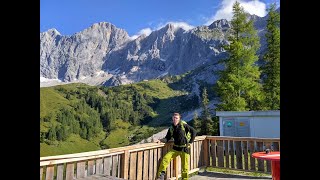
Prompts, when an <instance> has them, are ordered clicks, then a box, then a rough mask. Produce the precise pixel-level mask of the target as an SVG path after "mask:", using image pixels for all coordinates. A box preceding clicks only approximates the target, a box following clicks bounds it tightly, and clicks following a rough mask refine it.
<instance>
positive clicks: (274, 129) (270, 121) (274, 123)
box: [250, 116, 280, 138]
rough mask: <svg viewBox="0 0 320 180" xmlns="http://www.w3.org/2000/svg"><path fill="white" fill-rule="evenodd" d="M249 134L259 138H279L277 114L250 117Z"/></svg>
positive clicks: (278, 118)
mask: <svg viewBox="0 0 320 180" xmlns="http://www.w3.org/2000/svg"><path fill="white" fill-rule="evenodd" d="M250 126H251V136H252V137H260V138H280V117H279V116H271V117H266V116H258V117H251V122H250Z"/></svg>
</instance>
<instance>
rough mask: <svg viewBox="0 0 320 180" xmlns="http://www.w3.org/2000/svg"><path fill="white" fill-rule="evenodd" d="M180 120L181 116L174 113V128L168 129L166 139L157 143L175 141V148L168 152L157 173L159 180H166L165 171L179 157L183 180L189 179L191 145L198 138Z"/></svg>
mask: <svg viewBox="0 0 320 180" xmlns="http://www.w3.org/2000/svg"><path fill="white" fill-rule="evenodd" d="M180 119H181V115H180V114H179V113H174V114H173V116H172V126H171V127H170V128H169V129H168V132H167V135H166V136H165V138H163V139H160V140H157V141H155V142H157V143H160V142H164V143H165V142H168V141H169V140H170V139H171V138H173V139H174V144H173V148H172V149H171V150H170V151H169V152H167V154H166V155H165V156H164V157H163V159H162V161H161V163H160V166H159V169H158V173H157V179H159V180H164V176H165V173H166V172H165V171H166V169H167V167H168V165H169V164H170V161H171V160H172V159H174V158H175V157H177V156H180V157H181V171H182V172H181V177H182V179H183V180H187V179H188V171H189V158H190V144H191V143H193V141H194V138H195V137H196V130H195V129H194V128H193V127H191V126H189V125H188V124H187V123H186V122H185V121H183V120H180Z"/></svg>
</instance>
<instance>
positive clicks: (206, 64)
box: [40, 8, 280, 87]
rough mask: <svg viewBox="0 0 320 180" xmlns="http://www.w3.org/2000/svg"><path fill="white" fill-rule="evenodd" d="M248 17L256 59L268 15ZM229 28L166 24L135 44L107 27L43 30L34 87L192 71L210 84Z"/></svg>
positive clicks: (130, 80) (223, 24)
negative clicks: (66, 33)
mask: <svg viewBox="0 0 320 180" xmlns="http://www.w3.org/2000/svg"><path fill="white" fill-rule="evenodd" d="M277 11H278V12H279V11H280V8H278V9H277ZM248 18H251V19H253V21H254V26H255V28H256V29H257V31H258V34H259V36H260V43H261V47H260V49H259V51H258V54H259V55H261V54H263V52H264V51H265V49H266V40H265V37H264V35H265V32H266V30H265V28H266V23H267V18H268V15H267V16H265V17H259V16H256V15H248ZM230 27H231V24H230V22H229V21H227V20H225V19H221V20H217V21H214V22H213V23H212V24H211V25H209V26H205V25H203V26H198V27H194V28H192V29H188V28H186V27H185V26H181V25H179V24H174V23H171V24H170V23H169V24H167V25H165V26H164V27H162V28H160V29H158V30H154V31H152V32H151V33H150V34H149V35H145V34H142V35H140V36H138V37H137V38H135V39H133V38H132V37H130V36H129V35H128V33H127V32H126V31H125V30H124V29H121V28H118V27H116V26H115V25H113V24H111V23H108V22H100V23H95V24H93V25H92V26H91V27H89V28H87V29H85V30H83V31H81V32H78V33H75V34H74V35H71V36H64V35H61V34H60V33H59V32H58V31H57V30H56V29H49V30H48V31H46V32H42V33H40V87H44V86H52V85H56V84H64V83H71V82H83V83H86V84H89V85H104V86H117V85H122V84H129V83H134V82H139V81H146V80H150V79H156V78H159V77H163V76H166V75H179V74H183V73H186V72H189V71H194V70H195V69H198V68H201V69H203V70H201V71H199V73H198V74H196V75H195V77H194V78H193V79H194V80H195V81H198V80H203V81H206V82H207V83H210V84H213V83H215V81H216V80H217V77H216V75H215V74H214V73H212V72H214V71H216V70H218V69H221V68H223V67H221V65H219V64H218V63H217V62H218V60H220V59H223V58H225V57H226V55H227V54H226V52H225V51H224V49H223V48H222V46H223V45H225V44H228V43H229V42H228V40H227V38H228V36H229V35H230ZM191 83H192V82H191Z"/></svg>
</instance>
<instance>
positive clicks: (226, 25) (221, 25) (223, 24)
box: [208, 19, 231, 29]
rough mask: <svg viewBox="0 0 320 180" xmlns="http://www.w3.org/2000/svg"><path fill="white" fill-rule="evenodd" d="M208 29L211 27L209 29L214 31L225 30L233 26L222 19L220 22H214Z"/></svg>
mask: <svg viewBox="0 0 320 180" xmlns="http://www.w3.org/2000/svg"><path fill="white" fill-rule="evenodd" d="M208 27H209V29H213V28H221V29H225V28H230V27H231V26H230V23H229V22H228V21H227V20H226V19H220V20H216V21H214V22H213V23H212V24H211V25H209V26H208Z"/></svg>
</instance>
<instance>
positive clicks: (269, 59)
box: [261, 4, 280, 110]
mask: <svg viewBox="0 0 320 180" xmlns="http://www.w3.org/2000/svg"><path fill="white" fill-rule="evenodd" d="M275 8H276V5H275V4H272V5H271V7H270V8H269V9H268V12H269V18H268V20H267V33H266V38H267V42H268V45H267V47H268V48H267V52H266V54H265V55H264V58H263V60H264V64H263V66H262V67H261V69H262V80H263V90H264V93H265V95H266V99H265V103H266V106H267V107H268V108H269V109H271V110H276V109H280V14H279V13H278V12H276V11H275Z"/></svg>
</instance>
